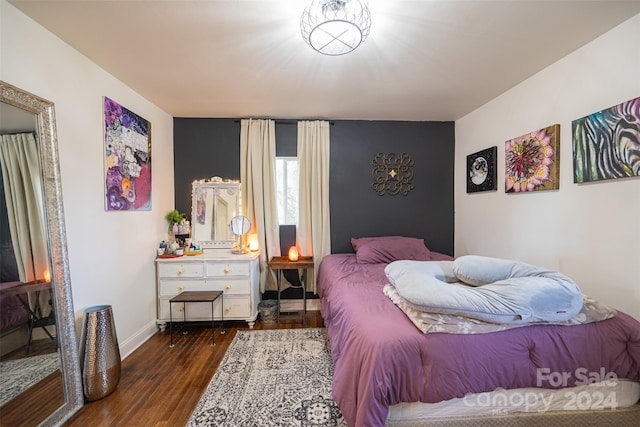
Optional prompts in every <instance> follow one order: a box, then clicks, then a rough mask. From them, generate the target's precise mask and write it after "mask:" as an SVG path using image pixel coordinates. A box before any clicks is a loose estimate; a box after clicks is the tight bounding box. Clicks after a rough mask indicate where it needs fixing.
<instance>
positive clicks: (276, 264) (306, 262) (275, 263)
mask: <svg viewBox="0 0 640 427" xmlns="http://www.w3.org/2000/svg"><path fill="white" fill-rule="evenodd" d="M313 265H314V264H313V257H312V256H301V257H299V258H298V260H297V261H289V258H288V257H286V256H274V257H273V258H271V260H270V261H269V268H270V269H271V270H274V271H275V273H276V279H277V284H278V326H280V292H281V288H282V272H283V271H284V270H299V269H300V270H304V275H303V281H302V306H303V309H302V319H301V320H302V326H305V325H306V319H307V269H309V268H313ZM293 287H294V288H299V287H300V286H293ZM292 320H293V319H292Z"/></svg>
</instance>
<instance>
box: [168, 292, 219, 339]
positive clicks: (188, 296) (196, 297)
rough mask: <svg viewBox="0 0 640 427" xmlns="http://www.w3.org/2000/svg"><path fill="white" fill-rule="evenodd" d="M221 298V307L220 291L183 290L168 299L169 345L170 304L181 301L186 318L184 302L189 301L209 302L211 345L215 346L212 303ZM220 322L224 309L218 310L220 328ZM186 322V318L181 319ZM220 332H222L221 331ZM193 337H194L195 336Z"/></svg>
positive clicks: (171, 337)
mask: <svg viewBox="0 0 640 427" xmlns="http://www.w3.org/2000/svg"><path fill="white" fill-rule="evenodd" d="M218 298H222V304H221V307H224V295H223V292H222V291H184V292H182V293H179V294H178V295H176V296H175V297H173V298H171V300H169V316H170V318H169V319H170V320H169V337H170V338H169V347H173V314H172V313H173V312H172V310H171V305H173V304H174V303H182V309H183V310H182V312H183V313H184V316H185V318H186V304H187V303H189V302H210V303H211V346H212V347H213V346H215V345H216V342H215V338H214V336H215V333H214V325H215V321H214V317H213V304H214V302H215V301H216V300H217V299H218ZM222 322H224V309H222V310H220V329H222ZM183 323H186V320H184V321H183ZM220 333H223V332H222V331H221V332H220ZM193 338H196V337H195V336H194V337H193Z"/></svg>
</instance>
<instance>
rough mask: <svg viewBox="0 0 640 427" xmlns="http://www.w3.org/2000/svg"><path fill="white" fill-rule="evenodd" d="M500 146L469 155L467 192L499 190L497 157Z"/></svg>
mask: <svg viewBox="0 0 640 427" xmlns="http://www.w3.org/2000/svg"><path fill="white" fill-rule="evenodd" d="M497 153H498V147H491V148H487V149H485V150H482V151H478V152H477V153H473V154H469V155H468V156H467V193H475V192H478V191H490V190H497V189H498V185H497V183H496V157H497Z"/></svg>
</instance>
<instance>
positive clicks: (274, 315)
mask: <svg viewBox="0 0 640 427" xmlns="http://www.w3.org/2000/svg"><path fill="white" fill-rule="evenodd" d="M258 312H259V313H260V319H261V320H262V325H263V326H274V325H275V324H276V323H277V321H278V301H276V300H274V299H266V300H264V301H260V302H259V303H258Z"/></svg>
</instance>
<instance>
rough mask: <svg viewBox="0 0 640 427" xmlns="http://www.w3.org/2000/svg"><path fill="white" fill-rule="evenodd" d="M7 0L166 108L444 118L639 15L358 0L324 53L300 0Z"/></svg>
mask: <svg viewBox="0 0 640 427" xmlns="http://www.w3.org/2000/svg"><path fill="white" fill-rule="evenodd" d="M9 2H10V3H11V4H13V5H14V6H16V7H17V8H18V9H20V10H22V11H23V12H24V13H25V14H27V15H28V16H30V17H32V18H33V19H34V20H35V21H37V22H39V23H40V24H41V25H43V26H44V27H45V28H47V29H48V30H50V31H51V32H53V33H54V34H56V35H57V36H58V37H60V38H61V39H62V40H64V41H66V42H67V43H68V44H70V45H71V46H73V47H74V48H76V49H77V50H78V51H80V52H81V53H82V54H84V55H85V56H87V57H88V58H90V59H91V60H93V61H94V62H95V63H96V64H98V65H99V66H101V67H102V68H104V69H105V70H107V71H108V72H109V73H111V74H112V75H114V76H115V77H117V78H118V79H119V80H121V81H122V82H124V83H125V84H126V85H128V86H129V87H131V88H132V89H133V90H135V91H136V92H138V93H140V94H141V95H143V96H144V97H145V98H147V99H149V100H150V101H151V102H153V103H154V104H156V105H157V106H159V107H160V108H162V109H163V110H164V111H166V112H167V113H169V114H170V115H172V116H174V117H274V118H312V119H320V118H326V119H364V120H456V119H458V118H460V117H462V116H464V115H465V114H467V113H469V112H471V111H473V110H474V109H475V108H477V107H479V106H481V105H482V104H484V103H486V102H487V101H489V100H491V99H493V98H494V97H496V96H498V95H499V94H501V93H502V92H504V91H506V90H507V89H509V88H511V87H513V86H514V85H516V84H518V83H519V82H521V81H523V80H525V79H526V78H528V77H529V76H531V75H533V74H535V73H536V72H538V71H540V70H542V69H544V68H545V67H547V66H548V65H550V64H552V63H554V62H555V61H557V60H558V59H560V58H562V57H564V56H566V55H567V54H569V53H570V52H572V51H574V50H576V49H577V48H579V47H581V46H583V45H584V44H586V43H588V42H589V41H591V40H593V39H594V38H596V37H598V36H599V35H601V34H603V33H604V32H606V31H608V30H609V29H611V28H613V27H615V26H616V25H618V24H619V23H621V22H623V21H625V20H626V19H628V18H630V17H632V16H634V15H635V14H637V13H640V0H627V1H617V0H604V1H589V0H564V1H550V0H468V1H462V0H426V1H408V0H369V8H370V10H371V15H372V18H371V20H372V26H371V34H370V36H369V38H368V39H367V40H366V41H365V42H364V44H362V45H361V46H360V47H359V48H358V49H356V50H355V51H354V52H352V53H350V54H347V55H344V56H337V57H331V56H324V55H321V54H319V53H317V52H315V51H313V50H312V49H311V48H310V47H309V46H308V45H307V44H305V42H304V41H303V40H302V38H301V36H300V25H299V22H300V15H301V13H302V11H303V9H304V7H305V6H306V5H307V2H308V0H227V1H212V0H200V1H187V0H172V1H131V0H129V1H105V0H85V1H79V0H64V1H57V0H45V1H38V0H9ZM585 65H588V64H585ZM105 95H108V94H105Z"/></svg>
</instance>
